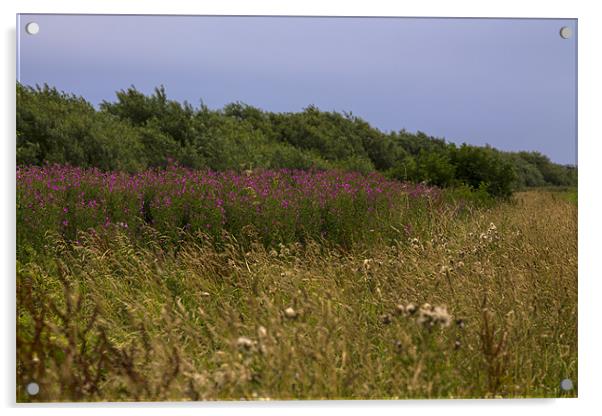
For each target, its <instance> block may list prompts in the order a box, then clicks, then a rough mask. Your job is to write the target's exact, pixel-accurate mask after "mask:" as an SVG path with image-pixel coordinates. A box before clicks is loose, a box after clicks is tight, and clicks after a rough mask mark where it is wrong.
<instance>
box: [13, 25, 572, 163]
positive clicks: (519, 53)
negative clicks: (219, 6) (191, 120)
mask: <svg viewBox="0 0 602 416" xmlns="http://www.w3.org/2000/svg"><path fill="white" fill-rule="evenodd" d="M18 21H20V24H19V26H18V29H17V30H18V37H17V39H18V43H19V45H18V53H19V57H18V73H17V76H18V78H19V80H20V81H21V82H22V83H24V84H27V85H35V84H43V83H48V84H49V85H52V86H56V87H57V88H59V89H61V90H64V91H66V92H71V93H74V94H77V95H82V96H84V97H85V98H86V99H88V100H89V101H90V102H92V103H93V104H95V105H97V104H98V103H100V102H101V101H102V100H113V99H114V98H115V91H117V90H120V89H125V88H127V87H129V86H131V85H134V86H136V88H138V89H139V90H141V91H143V92H146V93H150V92H152V90H153V88H154V87H155V86H158V85H161V84H162V85H164V86H165V88H166V91H167V95H168V97H169V98H171V99H175V100H180V101H183V100H187V101H188V102H190V103H191V104H193V105H195V106H197V105H198V104H199V103H200V102H201V100H202V101H203V102H204V103H205V104H207V105H208V106H209V107H210V108H220V107H222V106H223V105H224V104H227V103H230V102H234V101H242V102H245V103H247V104H250V105H254V106H257V107H260V108H263V109H266V110H271V111H300V110H302V109H303V108H304V107H306V106H308V105H310V104H314V105H316V106H318V107H319V108H321V109H323V110H337V111H351V112H353V114H355V115H358V116H360V117H362V118H364V119H365V120H367V121H368V122H370V123H371V124H372V125H374V126H376V127H378V128H380V129H381V130H383V131H390V130H400V129H402V128H405V129H407V130H409V131H413V132H414V131H417V130H420V131H424V132H425V133H427V134H430V135H434V136H438V137H444V138H445V139H447V140H448V141H452V142H456V143H462V142H467V143H471V144H477V145H483V144H485V143H489V144H491V145H492V146H494V147H497V148H500V149H504V150H537V151H540V152H542V153H544V154H546V155H548V156H549V157H550V158H551V159H552V160H554V161H556V162H560V163H570V164H575V163H576V122H577V115H576V76H577V75H576V55H577V21H576V20H574V19H565V20H560V19H431V18H299V17H209V16H95V15H21V16H20V19H18ZM30 21H35V22H37V23H39V25H40V32H39V33H38V34H37V35H35V36H31V35H28V34H26V32H25V25H26V24H27V23H28V22H30ZM562 26H569V27H571V28H572V30H573V37H572V38H570V39H562V38H561V37H560V35H559V30H560V28H561V27H562Z"/></svg>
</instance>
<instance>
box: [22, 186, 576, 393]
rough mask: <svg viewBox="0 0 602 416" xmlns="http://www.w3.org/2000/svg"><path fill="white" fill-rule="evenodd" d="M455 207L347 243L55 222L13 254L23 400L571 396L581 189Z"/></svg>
mask: <svg viewBox="0 0 602 416" xmlns="http://www.w3.org/2000/svg"><path fill="white" fill-rule="evenodd" d="M456 208H457V207H456V206H454V205H453V204H452V203H449V204H448V206H446V207H443V208H441V209H438V210H437V211H436V212H433V213H432V216H431V218H430V219H422V220H421V221H423V226H422V227H421V228H420V229H419V231H416V232H415V233H414V234H413V235H412V236H408V235H407V233H406V232H405V231H404V230H397V231H396V232H397V233H398V238H393V239H392V240H390V239H389V240H384V239H382V240H378V239H376V240H374V241H372V242H371V244H370V245H361V244H355V245H351V246H350V247H347V248H345V249H343V248H340V246H338V245H336V244H331V243H328V242H326V241H324V240H320V239H307V240H306V241H305V242H304V244H300V243H295V242H292V243H287V244H280V245H278V244H275V245H266V244H264V242H262V241H261V238H260V236H257V235H255V234H254V231H253V230H251V229H249V230H243V233H244V232H247V233H248V238H246V239H245V243H244V244H243V243H242V242H241V241H239V240H240V238H235V236H234V235H231V236H230V237H227V236H226V237H223V238H222V239H221V241H220V245H219V249H217V248H216V246H215V242H214V240H213V239H212V237H211V236H210V235H206V237H205V238H201V237H199V236H197V237H196V238H194V239H193V238H190V239H187V240H183V241H182V242H181V243H180V244H178V245H177V246H173V245H171V244H166V243H165V239H166V238H167V237H165V236H163V235H162V234H160V233H158V232H156V231H153V230H152V229H150V228H149V229H146V230H145V231H144V232H145V238H144V239H140V238H134V237H132V235H131V234H128V233H127V232H126V231H125V230H123V229H122V228H120V227H117V226H113V227H107V228H106V229H105V230H104V231H103V232H101V233H91V234H90V233H88V234H85V235H83V234H82V235H80V237H79V240H78V241H77V243H75V244H74V243H73V242H71V241H68V240H67V239H66V237H65V236H64V235H60V234H59V233H52V232H47V233H46V237H45V238H46V242H47V245H46V246H45V248H44V249H34V248H28V249H27V250H25V249H24V248H19V250H21V251H22V253H18V260H17V299H18V300H17V308H18V311H17V317H18V322H17V343H18V344H17V345H18V347H17V355H18V356H17V400H18V401H32V400H33V401H37V400H40V401H67V400H75V401H88V400H103V401H104V400H109V401H121V400H124V401H129V400H150V401H154V400H240V399H249V400H252V399H321V398H328V399H368V398H371V399H394V398H472V397H492V398H493V397H557V396H576V395H577V387H578V384H577V206H576V204H574V203H571V202H569V201H567V200H566V198H563V197H562V196H560V195H558V194H557V193H553V192H548V191H532V192H524V193H519V194H517V195H516V196H515V197H514V199H513V200H512V201H510V202H505V203H499V204H497V205H495V206H494V207H490V208H471V207H469V208H466V210H467V212H466V213H464V214H458V210H457V209H456ZM170 238H171V237H170ZM24 251H27V252H26V254H23V252H24ZM565 378H570V379H572V380H573V382H574V383H575V389H574V390H572V391H569V392H563V391H561V390H560V387H559V385H560V381H561V380H562V379H565ZM31 381H35V382H37V383H38V384H39V385H40V393H39V394H38V395H37V396H35V397H29V396H28V395H27V394H26V393H25V386H26V385H27V383H29V382H31Z"/></svg>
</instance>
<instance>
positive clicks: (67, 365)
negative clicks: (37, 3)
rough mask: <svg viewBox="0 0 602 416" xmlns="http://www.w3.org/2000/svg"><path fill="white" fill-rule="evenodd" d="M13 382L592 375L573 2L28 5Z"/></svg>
mask: <svg viewBox="0 0 602 416" xmlns="http://www.w3.org/2000/svg"><path fill="white" fill-rule="evenodd" d="M17 55H18V56H17V85H16V94H17V101H16V102H17V108H16V112H17V123H16V125H17V131H16V135H17V148H16V161H17V171H16V201H17V206H16V222H17V242H16V247H17V249H16V259H17V285H16V286H17V294H16V295H17V322H16V328H17V330H16V335H17V339H16V343H17V360H16V363H17V367H16V380H17V381H16V389H17V391H16V397H17V401H18V402H54V401H61V402H63V401H65V402H71V401H205V400H297V399H312V400H320V399H324V400H332V399H443V398H527V397H576V396H577V387H578V386H577V156H576V155H577V100H576V98H577V89H576V87H577V71H576V69H577V20H576V19H568V18H567V19H497V18H496V19H491V18H471V19H461V18H403V17H399V18H393V17H370V18H367V17H366V18H360V17H357V18H342V17H284V16H281V17H261V16H255V17H251V16H247V17H243V16H149V15H139V16H133V15H59V14H56V15H42V14H40V15H37V14H21V15H18V16H17Z"/></svg>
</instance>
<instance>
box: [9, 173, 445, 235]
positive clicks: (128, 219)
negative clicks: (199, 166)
mask: <svg viewBox="0 0 602 416" xmlns="http://www.w3.org/2000/svg"><path fill="white" fill-rule="evenodd" d="M441 200H442V195H441V190H440V189H438V188H435V187H429V186H426V185H423V184H409V183H402V182H398V181H393V180H387V179H385V178H384V177H383V176H382V175H380V174H379V173H370V174H367V175H362V174H360V173H355V172H344V171H337V170H329V171H301V170H289V169H281V170H257V171H244V172H242V173H237V172H234V171H226V172H216V171H211V170H204V171H197V170H190V169H186V168H182V167H179V166H176V165H171V166H169V167H168V168H167V169H165V170H147V171H144V172H141V173H137V174H128V173H122V172H102V171H100V170H98V169H84V168H79V167H70V166H61V165H48V166H44V167H37V166H27V167H19V168H17V230H18V241H19V245H21V244H29V245H32V246H39V245H41V244H43V242H44V238H45V237H44V236H45V235H46V234H48V233H57V234H59V235H61V236H62V237H64V238H66V239H67V240H70V241H76V240H77V236H78V233H80V232H98V231H100V230H103V229H106V228H109V227H118V228H121V229H123V231H124V232H125V233H126V234H128V235H130V236H132V237H138V236H140V235H141V229H142V228H143V227H149V226H150V227H152V228H153V229H154V230H156V231H157V232H159V233H160V234H162V235H164V236H167V237H169V238H171V239H173V240H174V241H177V240H178V238H180V237H181V236H182V235H183V234H186V235H194V234H197V233H202V234H206V235H209V236H211V237H213V238H214V239H215V240H216V241H219V239H220V237H221V236H222V233H223V232H224V231H225V232H227V233H228V234H230V235H233V236H235V237H241V238H244V236H245V235H246V233H248V232H249V230H251V232H252V233H253V234H254V235H255V236H256V237H259V238H260V239H261V241H262V242H263V243H264V244H266V245H274V244H279V243H290V242H298V241H301V242H302V241H306V240H307V239H308V238H309V239H316V240H325V241H328V242H332V243H335V244H337V245H341V246H350V245H351V244H353V243H354V242H358V241H362V242H370V241H372V240H373V239H375V238H386V237H387V236H389V235H391V236H392V235H395V236H397V237H399V231H400V230H402V231H403V233H404V234H406V235H407V237H408V238H410V237H412V234H413V233H415V232H417V231H418V230H416V227H415V224H416V222H415V219H416V218H415V217H416V216H420V215H422V216H425V215H427V216H429V215H430V216H432V215H433V211H432V208H433V207H436V206H437V205H442V204H441Z"/></svg>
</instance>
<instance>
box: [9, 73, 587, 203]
mask: <svg viewBox="0 0 602 416" xmlns="http://www.w3.org/2000/svg"><path fill="white" fill-rule="evenodd" d="M116 95H117V98H116V100H115V101H113V102H108V101H103V102H102V103H101V104H100V107H99V109H95V108H94V106H93V105H92V104H90V103H89V102H88V101H86V100H85V99H84V98H82V97H78V96H75V95H72V94H68V93H65V92H62V91H59V90H57V89H56V88H54V87H49V86H47V85H44V86H43V87H40V86H36V87H31V86H25V85H22V84H19V83H18V84H17V164H19V165H25V164H33V165H41V164H44V163H60V164H71V165H76V166H82V167H97V168H100V169H102V170H123V171H128V172H136V171H141V170H144V169H148V168H153V167H164V166H166V165H167V164H168V163H170V161H175V162H177V163H179V164H180V165H183V166H186V167H190V168H195V169H203V168H210V169H214V170H226V169H234V170H246V169H255V168H269V169H278V168H294V169H332V168H337V169H344V170H354V171H360V172H363V173H366V172H370V171H374V170H376V171H380V172H382V173H383V174H385V175H386V176H387V177H390V178H395V179H399V180H406V181H413V182H427V183H429V184H432V185H437V186H442V187H448V186H459V185H465V186H467V187H470V188H472V189H475V190H482V191H483V190H484V191H486V192H487V193H488V194H489V195H492V196H500V197H507V196H509V195H511V193H512V192H513V191H514V190H516V189H521V188H524V187H534V186H574V185H576V184H577V168H576V167H575V166H570V165H559V164H556V163H553V162H551V161H550V159H549V158H548V157H547V156H545V155H543V154H541V153H539V152H526V151H524V152H503V151H500V150H497V149H494V148H492V147H490V146H485V147H480V146H473V145H468V144H462V145H459V146H458V145H456V144H454V143H448V142H446V141H445V140H444V139H441V138H436V137H431V136H428V135H426V134H425V133H422V132H417V133H415V134H414V133H410V132H408V131H405V130H400V131H393V132H388V133H385V132H382V131H380V130H379V129H377V128H374V127H372V126H371V125H370V124H369V123H368V122H366V121H365V120H362V119H361V118H360V117H357V116H355V115H352V114H351V113H345V112H344V113H338V112H329V111H322V110H320V109H318V108H317V107H315V106H309V107H307V108H305V109H304V110H303V111H301V112H296V113H274V112H269V111H263V110H261V109H259V108H256V107H253V106H250V105H247V104H244V103H240V102H236V103H232V104H228V105H226V106H224V107H223V108H222V109H219V110H211V109H209V108H208V107H207V106H206V105H204V104H201V105H200V106H199V107H198V108H195V107H193V106H191V105H190V104H189V103H187V102H184V103H180V102H177V101H173V100H169V99H168V98H167V95H166V93H165V89H164V88H163V87H159V88H156V89H155V91H154V93H153V94H150V95H145V94H143V93H142V92H140V91H138V90H136V89H135V88H134V87H131V88H128V89H126V90H121V91H118V92H117V94H116Z"/></svg>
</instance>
